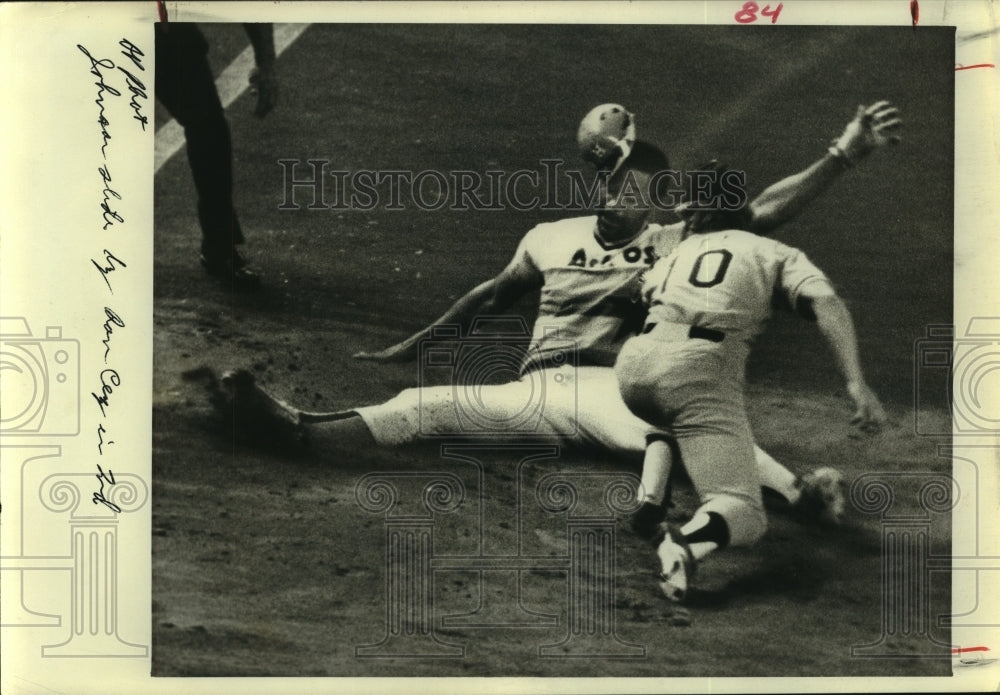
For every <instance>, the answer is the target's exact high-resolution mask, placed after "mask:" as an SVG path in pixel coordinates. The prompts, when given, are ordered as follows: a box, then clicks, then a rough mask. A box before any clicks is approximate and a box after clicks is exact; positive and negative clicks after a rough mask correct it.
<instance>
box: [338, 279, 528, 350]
mask: <svg viewBox="0 0 1000 695" xmlns="http://www.w3.org/2000/svg"><path fill="white" fill-rule="evenodd" d="M540 285H541V276H540V275H539V273H538V271H537V270H536V269H535V268H534V266H532V265H531V264H530V263H529V262H527V261H525V260H523V259H515V260H514V261H511V263H510V264H509V265H508V266H507V267H506V268H504V270H503V271H502V272H501V273H500V274H499V275H497V276H496V277H494V278H491V279H489V280H487V281H486V282H483V283H481V284H479V285H476V286H475V287H474V288H473V289H471V290H470V291H468V292H466V293H465V294H464V295H463V296H462V297H461V298H459V299H458V301H456V302H455V303H454V304H452V305H451V307H450V308H449V309H448V311H446V312H444V313H443V314H442V315H441V316H439V317H438V318H437V319H436V320H435V321H434V322H433V323H432V324H431V325H430V326H428V327H427V328H424V329H421V330H419V331H417V332H416V333H414V334H413V335H411V336H410V337H409V338H407V339H406V340H404V341H402V342H400V343H396V344H395V345H392V346H390V347H387V348H386V349H385V350H380V351H378V352H364V351H362V352H358V353H356V354H355V355H354V357H355V358H356V359H359V360H371V361H373V362H408V361H410V360H414V359H416V357H417V352H418V345H419V343H420V341H421V339H423V338H425V337H426V336H427V333H428V332H429V331H430V330H431V329H432V328H434V327H435V326H443V325H455V324H458V325H460V326H462V328H463V330H464V329H466V328H467V327H468V326H469V324H470V323H472V320H473V319H474V318H475V317H477V316H482V315H486V314H498V313H500V312H503V311H505V310H506V309H508V308H509V307H510V306H511V304H513V303H514V302H516V301H517V300H518V299H520V298H521V297H522V296H524V295H525V294H527V293H528V292H530V291H531V290H533V289H535V288H537V287H539V286H540Z"/></svg>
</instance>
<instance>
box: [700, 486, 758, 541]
mask: <svg viewBox="0 0 1000 695" xmlns="http://www.w3.org/2000/svg"><path fill="white" fill-rule="evenodd" d="M702 509H703V510H705V511H706V512H708V511H714V512H717V513H718V514H719V515H720V516H721V517H722V518H723V519H725V521H726V525H727V526H728V527H729V545H730V546H748V545H753V544H754V543H756V542H757V541H759V540H760V539H761V538H762V537H763V536H764V532H765V531H766V530H767V515H766V514H765V513H764V508H763V506H761V505H759V504H755V503H753V502H752V501H750V500H748V499H744V498H742V497H737V496H735V495H718V496H716V497H713V498H712V499H710V500H709V501H708V502H706V503H705V505H704V506H703V507H702Z"/></svg>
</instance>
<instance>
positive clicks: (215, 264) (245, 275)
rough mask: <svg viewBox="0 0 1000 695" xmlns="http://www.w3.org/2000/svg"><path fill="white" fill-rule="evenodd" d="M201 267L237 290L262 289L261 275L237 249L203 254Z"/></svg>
mask: <svg viewBox="0 0 1000 695" xmlns="http://www.w3.org/2000/svg"><path fill="white" fill-rule="evenodd" d="M201 267H202V268H204V269H205V272H206V273H208V274H209V275H211V276H212V277H215V278H218V279H219V280H221V281H222V283H223V285H225V286H227V287H231V288H232V289H234V290H236V291H237V292H254V291H256V290H259V289H260V285H261V282H260V275H258V274H257V273H255V272H254V271H253V270H252V269H251V268H250V267H249V266H247V262H246V260H244V258H243V256H241V255H240V254H239V252H238V251H237V250H236V249H233V250H232V252H230V253H228V254H222V255H209V254H206V253H202V254H201Z"/></svg>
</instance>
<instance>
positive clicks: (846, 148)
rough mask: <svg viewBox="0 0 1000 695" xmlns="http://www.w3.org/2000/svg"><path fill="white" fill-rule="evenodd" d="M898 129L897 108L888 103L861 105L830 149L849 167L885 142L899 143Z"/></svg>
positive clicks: (899, 125) (899, 127) (900, 123)
mask: <svg viewBox="0 0 1000 695" xmlns="http://www.w3.org/2000/svg"><path fill="white" fill-rule="evenodd" d="M902 128H903V119H902V118H900V116H899V109H898V108H896V107H895V106H893V105H892V104H891V103H890V102H888V101H877V102H875V103H874V104H872V105H871V106H864V105H861V106H859V107H858V111H857V113H856V114H855V116H854V119H853V120H852V121H851V122H850V123H848V124H847V127H846V128H844V132H843V133H842V134H841V136H840V137H839V138H838V139H837V140H836V142H835V143H834V145H833V148H834V149H835V150H836V151H837V152H838V153H840V154H841V155H842V156H843V157H844V158H845V159H846V160H847V162H848V163H849V164H855V163H856V162H858V161H859V160H860V159H861V158H863V157H864V156H866V155H867V154H868V153H870V152H871V151H872V150H874V149H876V148H879V147H883V146H885V145H886V144H887V143H889V144H893V145H895V144H897V143H899V141H900V139H901V135H900V131H901V130H902Z"/></svg>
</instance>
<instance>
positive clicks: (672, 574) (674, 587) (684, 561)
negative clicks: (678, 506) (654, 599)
mask: <svg viewBox="0 0 1000 695" xmlns="http://www.w3.org/2000/svg"><path fill="white" fill-rule="evenodd" d="M656 555H657V557H659V558H660V576H659V580H660V581H659V584H660V591H662V592H663V595H664V596H666V597H667V598H668V599H670V600H671V601H674V602H675V603H680V602H681V601H683V600H684V597H685V596H687V592H688V588H689V586H690V585H691V582H692V581H693V580H694V570H695V566H696V565H695V559H694V555H692V554H691V548H689V547H688V544H687V541H685V540H684V536H682V535H681V532H680V531H678V530H677V529H675V528H673V527H672V526H671V527H668V528H667V529H666V533H665V535H664V537H663V540H662V541H661V542H660V544H659V546H658V547H657V548H656Z"/></svg>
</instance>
